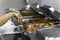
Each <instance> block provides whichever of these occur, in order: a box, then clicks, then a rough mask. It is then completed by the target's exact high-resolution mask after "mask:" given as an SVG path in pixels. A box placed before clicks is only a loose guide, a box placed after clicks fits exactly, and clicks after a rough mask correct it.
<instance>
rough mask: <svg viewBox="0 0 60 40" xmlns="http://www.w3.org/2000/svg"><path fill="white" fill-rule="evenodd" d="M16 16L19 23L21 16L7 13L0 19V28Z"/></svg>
mask: <svg viewBox="0 0 60 40" xmlns="http://www.w3.org/2000/svg"><path fill="white" fill-rule="evenodd" d="M14 15H15V16H16V17H17V18H18V20H17V21H19V22H21V19H22V16H21V15H19V13H15V12H9V13H7V14H5V15H3V16H1V17H0V26H2V25H3V24H5V23H6V22H7V21H8V20H9V19H10V18H11V17H13V16H14Z"/></svg>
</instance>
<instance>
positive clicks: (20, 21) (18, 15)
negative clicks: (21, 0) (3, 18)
mask: <svg viewBox="0 0 60 40" xmlns="http://www.w3.org/2000/svg"><path fill="white" fill-rule="evenodd" d="M14 15H15V16H16V17H17V23H18V24H22V19H23V17H22V15H21V14H20V13H14Z"/></svg>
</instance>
